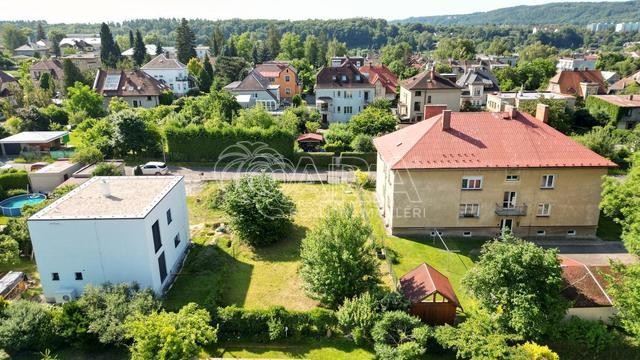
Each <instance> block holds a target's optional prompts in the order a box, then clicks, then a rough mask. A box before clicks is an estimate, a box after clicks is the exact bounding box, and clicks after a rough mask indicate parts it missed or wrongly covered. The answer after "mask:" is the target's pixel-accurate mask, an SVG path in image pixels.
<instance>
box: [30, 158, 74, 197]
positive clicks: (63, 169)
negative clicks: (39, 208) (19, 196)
mask: <svg viewBox="0 0 640 360" xmlns="http://www.w3.org/2000/svg"><path fill="white" fill-rule="evenodd" d="M80 168H82V164H79V163H74V162H72V161H70V160H58V161H56V162H53V163H51V164H49V165H47V166H45V167H43V168H42V169H39V170H38V171H35V172H31V173H29V182H30V183H31V190H32V191H33V192H41V193H50V192H52V191H53V190H55V188H56V187H58V185H60V184H62V183H63V182H65V181H66V180H67V179H69V178H70V177H71V176H72V175H73V173H74V172H76V171H77V170H79V169H80Z"/></svg>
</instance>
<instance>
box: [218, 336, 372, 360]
mask: <svg viewBox="0 0 640 360" xmlns="http://www.w3.org/2000/svg"><path fill="white" fill-rule="evenodd" d="M210 355H211V356H216V357H223V358H254V359H282V358H297V359H318V360H324V359H353V360H360V359H362V360H364V359H373V357H374V356H373V352H372V351H371V350H368V349H363V348H361V347H358V346H357V345H355V344H354V343H353V342H352V341H350V340H347V339H344V338H338V337H333V338H331V339H306V340H301V341H293V342H286V343H270V344H238V343H227V344H220V345H218V346H216V347H215V348H214V349H212V350H211V352H210Z"/></svg>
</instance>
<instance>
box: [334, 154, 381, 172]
mask: <svg viewBox="0 0 640 360" xmlns="http://www.w3.org/2000/svg"><path fill="white" fill-rule="evenodd" d="M377 160H378V154H377V153H375V152H369V153H360V152H347V151H345V152H343V153H342V154H340V164H341V165H343V166H352V167H356V168H359V169H363V170H375V166H376V161H377Z"/></svg>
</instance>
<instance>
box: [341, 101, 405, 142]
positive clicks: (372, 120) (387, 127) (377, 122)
mask: <svg viewBox="0 0 640 360" xmlns="http://www.w3.org/2000/svg"><path fill="white" fill-rule="evenodd" d="M396 125H397V120H396V118H395V117H394V116H393V114H391V111H389V110H383V109H379V108H377V107H367V108H366V109H364V111H362V112H361V113H359V114H357V115H354V116H352V117H351V120H349V127H350V129H351V132H352V133H353V134H354V135H358V134H364V135H370V136H379V135H382V134H386V133H390V132H392V131H394V130H395V129H396Z"/></svg>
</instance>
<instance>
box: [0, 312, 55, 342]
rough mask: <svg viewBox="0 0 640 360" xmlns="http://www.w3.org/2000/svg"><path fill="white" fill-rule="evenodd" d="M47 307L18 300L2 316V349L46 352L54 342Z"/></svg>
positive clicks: (0, 329)
mask: <svg viewBox="0 0 640 360" xmlns="http://www.w3.org/2000/svg"><path fill="white" fill-rule="evenodd" d="M53 334H54V333H53V326H52V321H51V313H50V312H49V308H48V306H47V305H42V304H39V303H35V302H31V301H26V300H17V301H13V302H10V303H9V305H8V306H7V308H6V309H4V311H3V312H2V314H0V348H4V349H6V350H8V351H21V350H27V349H30V350H44V349H45V348H46V347H47V346H50V344H51V342H52V340H53V336H54V335H53Z"/></svg>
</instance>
